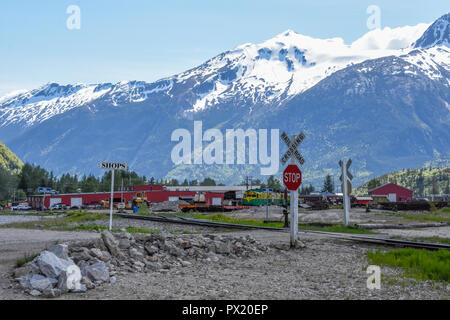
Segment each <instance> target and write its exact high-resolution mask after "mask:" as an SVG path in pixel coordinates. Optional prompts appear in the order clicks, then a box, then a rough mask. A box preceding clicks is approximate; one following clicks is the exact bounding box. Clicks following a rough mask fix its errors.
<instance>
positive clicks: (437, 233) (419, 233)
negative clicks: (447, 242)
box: [377, 227, 450, 239]
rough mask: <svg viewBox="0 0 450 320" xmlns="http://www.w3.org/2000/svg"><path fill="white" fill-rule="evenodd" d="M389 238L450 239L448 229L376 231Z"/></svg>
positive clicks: (449, 228) (449, 229)
mask: <svg viewBox="0 0 450 320" xmlns="http://www.w3.org/2000/svg"><path fill="white" fill-rule="evenodd" d="M377 231H378V232H380V233H382V234H387V235H389V236H400V237H405V238H428V237H440V238H447V239H449V238H450V227H438V228H424V229H384V230H377Z"/></svg>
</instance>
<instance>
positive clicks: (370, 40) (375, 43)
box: [351, 23, 430, 50]
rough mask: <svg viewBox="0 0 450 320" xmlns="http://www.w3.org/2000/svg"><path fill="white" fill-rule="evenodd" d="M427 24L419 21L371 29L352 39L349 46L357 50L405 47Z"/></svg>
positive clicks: (415, 38) (420, 33) (423, 30)
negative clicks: (405, 24) (393, 26)
mask: <svg viewBox="0 0 450 320" xmlns="http://www.w3.org/2000/svg"><path fill="white" fill-rule="evenodd" d="M429 26H430V24H427V23H420V24H418V25H416V26H405V27H399V28H393V29H391V28H389V27H385V28H384V29H375V30H371V31H369V32H367V33H366V34H365V35H363V36H362V37H361V38H359V39H357V40H356V41H354V42H353V43H352V44H351V47H352V49H359V50H399V49H405V48H408V47H409V46H410V45H411V44H412V43H413V42H414V41H416V40H417V39H419V38H420V37H421V36H422V34H423V33H424V32H425V30H426V29H427V28H428V27H429Z"/></svg>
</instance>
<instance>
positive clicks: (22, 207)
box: [11, 204, 31, 211]
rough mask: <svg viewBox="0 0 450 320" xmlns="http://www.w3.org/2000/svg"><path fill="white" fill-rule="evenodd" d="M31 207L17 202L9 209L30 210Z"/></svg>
mask: <svg viewBox="0 0 450 320" xmlns="http://www.w3.org/2000/svg"><path fill="white" fill-rule="evenodd" d="M30 209H31V207H30V206H29V205H27V204H18V205H16V206H12V207H11V210H13V211H14V210H30Z"/></svg>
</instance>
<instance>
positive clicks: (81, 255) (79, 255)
mask: <svg viewBox="0 0 450 320" xmlns="http://www.w3.org/2000/svg"><path fill="white" fill-rule="evenodd" d="M90 252H91V251H90V250H89V249H88V248H84V247H82V248H81V249H80V250H79V251H78V252H75V253H73V254H72V258H73V260H74V261H75V263H77V264H79V263H80V262H81V261H89V260H90V259H92V256H91V254H90Z"/></svg>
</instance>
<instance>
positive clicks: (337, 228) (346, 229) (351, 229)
mask: <svg viewBox="0 0 450 320" xmlns="http://www.w3.org/2000/svg"><path fill="white" fill-rule="evenodd" d="M298 227H299V229H304V230H314V231H326V232H338V233H355V234H376V232H373V231H372V230H368V229H364V228H361V227H358V226H351V225H350V226H343V225H332V226H324V227H319V226H311V225H306V224H300V225H299V226H298Z"/></svg>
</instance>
